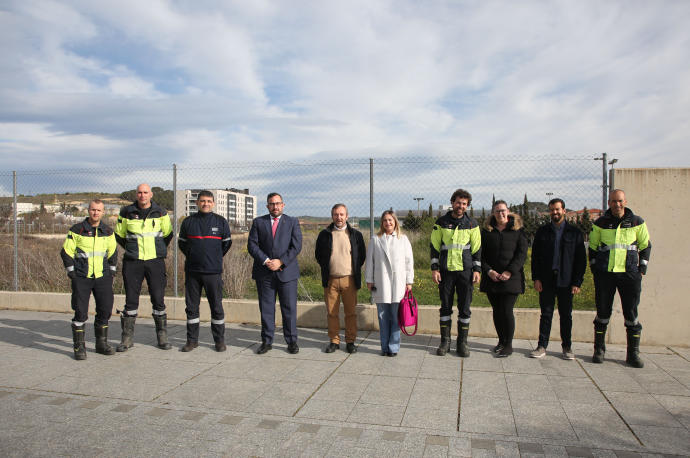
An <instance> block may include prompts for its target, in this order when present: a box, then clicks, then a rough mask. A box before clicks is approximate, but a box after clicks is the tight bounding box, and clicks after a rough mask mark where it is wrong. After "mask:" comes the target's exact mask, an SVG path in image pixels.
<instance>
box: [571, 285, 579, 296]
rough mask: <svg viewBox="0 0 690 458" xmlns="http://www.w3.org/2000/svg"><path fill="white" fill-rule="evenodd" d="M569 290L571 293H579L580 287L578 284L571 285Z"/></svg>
mask: <svg viewBox="0 0 690 458" xmlns="http://www.w3.org/2000/svg"><path fill="white" fill-rule="evenodd" d="M570 292H571V293H572V294H580V287H579V286H572V287H571V288H570Z"/></svg>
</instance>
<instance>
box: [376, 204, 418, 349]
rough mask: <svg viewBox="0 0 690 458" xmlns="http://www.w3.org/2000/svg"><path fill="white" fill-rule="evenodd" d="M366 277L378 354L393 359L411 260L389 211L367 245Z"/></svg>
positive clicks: (411, 271)
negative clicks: (375, 322)
mask: <svg viewBox="0 0 690 458" xmlns="http://www.w3.org/2000/svg"><path fill="white" fill-rule="evenodd" d="M365 277H366V282H367V288H369V291H371V292H372V296H373V297H374V301H375V302H376V308H377V310H378V316H379V330H380V332H379V333H380V335H381V355H382V356H395V355H397V354H398V351H399V350H400V328H399V327H398V306H399V304H400V300H401V299H402V298H403V296H404V295H405V292H406V291H409V290H411V289H412V283H413V282H414V261H413V259H412V246H411V245H410V241H409V240H408V239H407V237H406V236H405V235H404V234H402V232H401V231H400V223H399V222H398V218H397V217H396V216H395V213H393V212H392V211H390V210H386V211H385V212H383V214H382V215H381V228H380V229H379V231H378V233H377V234H376V236H375V237H373V238H372V239H371V241H370V242H369V247H368V248H367V268H366V275H365Z"/></svg>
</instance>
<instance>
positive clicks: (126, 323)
mask: <svg viewBox="0 0 690 458" xmlns="http://www.w3.org/2000/svg"><path fill="white" fill-rule="evenodd" d="M136 321H137V317H136V315H135V316H127V315H120V325H121V326H122V342H120V345H118V346H117V348H116V350H117V351H127V349H129V348H132V347H133V346H134V340H133V339H134V323H135V322H136Z"/></svg>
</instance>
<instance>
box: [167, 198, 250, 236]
mask: <svg viewBox="0 0 690 458" xmlns="http://www.w3.org/2000/svg"><path fill="white" fill-rule="evenodd" d="M200 191H202V190H201V189H185V190H184V191H178V194H177V209H176V210H177V211H176V212H175V214H176V215H179V216H189V215H191V214H193V213H196V212H197V208H196V199H197V197H199V192H200ZM208 191H211V192H212V193H213V197H214V200H215V202H216V206H215V208H214V209H213V211H214V212H215V213H217V214H219V215H221V216H222V217H224V218H225V219H227V220H228V223H230V225H231V226H238V227H249V226H250V225H251V223H252V220H253V219H254V218H256V205H257V200H256V196H252V195H250V194H249V189H235V188H226V189H209V190H208Z"/></svg>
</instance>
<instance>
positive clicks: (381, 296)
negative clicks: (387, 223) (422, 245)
mask: <svg viewBox="0 0 690 458" xmlns="http://www.w3.org/2000/svg"><path fill="white" fill-rule="evenodd" d="M365 278H366V281H367V283H373V284H374V286H376V291H374V292H373V293H372V296H373V297H374V302H376V303H384V304H391V303H394V302H400V299H402V298H403V296H404V295H405V285H406V284H408V283H409V284H412V283H414V259H413V257H412V246H411V245H410V241H409V240H408V239H407V237H406V236H405V235H404V234H403V235H401V236H400V238H398V237H396V236H395V235H394V236H393V240H392V241H391V246H390V249H389V248H388V247H387V246H386V242H385V241H384V239H383V236H381V237H379V236H374V237H373V238H372V239H371V241H370V242H369V247H368V248H367V267H366V274H365Z"/></svg>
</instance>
